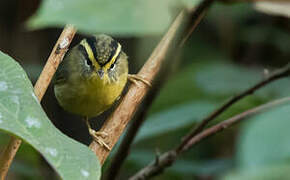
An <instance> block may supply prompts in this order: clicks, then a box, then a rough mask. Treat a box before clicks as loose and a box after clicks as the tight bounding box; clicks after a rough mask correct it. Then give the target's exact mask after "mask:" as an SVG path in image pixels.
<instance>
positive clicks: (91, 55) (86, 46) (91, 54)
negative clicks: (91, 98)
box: [81, 40, 97, 64]
mask: <svg viewBox="0 0 290 180" xmlns="http://www.w3.org/2000/svg"><path fill="white" fill-rule="evenodd" d="M81 45H83V46H84V47H85V49H86V51H87V53H88V56H89V59H90V60H91V61H92V63H93V64H95V62H97V60H96V59H95V57H94V53H93V51H92V49H91V47H90V45H89V44H88V43H87V41H86V40H83V41H81Z"/></svg>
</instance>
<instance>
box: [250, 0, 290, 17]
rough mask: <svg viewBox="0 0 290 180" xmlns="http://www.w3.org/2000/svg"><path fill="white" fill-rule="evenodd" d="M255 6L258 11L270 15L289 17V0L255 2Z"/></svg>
mask: <svg viewBox="0 0 290 180" xmlns="http://www.w3.org/2000/svg"><path fill="white" fill-rule="evenodd" d="M255 8H256V9H257V10H258V11H261V12H264V13H267V14H271V15H279V16H285V17H288V18H290V11H289V9H290V2H289V1H286V0H285V2H282V1H281V2H275V1H272V2H270V1H269V2H257V3H255Z"/></svg>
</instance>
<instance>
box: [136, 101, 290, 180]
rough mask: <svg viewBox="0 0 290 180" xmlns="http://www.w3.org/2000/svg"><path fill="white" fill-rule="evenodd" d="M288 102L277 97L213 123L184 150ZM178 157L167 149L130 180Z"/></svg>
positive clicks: (151, 173) (152, 172)
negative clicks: (156, 161) (156, 160)
mask: <svg viewBox="0 0 290 180" xmlns="http://www.w3.org/2000/svg"><path fill="white" fill-rule="evenodd" d="M287 102H290V97H287V98H283V99H278V100H276V101H272V102H269V103H267V104H263V105H261V106H258V107H256V108H253V109H250V110H247V111H245V112H243V113H241V114H238V115H236V116H234V117H232V118H229V119H228V120H225V121H223V122H220V123H218V124H217V125H214V126H212V127H210V128H208V129H206V130H204V131H202V132H201V133H199V134H197V135H196V136H194V137H193V138H192V139H190V140H189V141H188V142H187V144H185V145H184V149H183V150H184V151H186V150H188V149H189V148H190V147H193V146H194V145H197V144H198V143H199V142H200V141H202V140H204V139H205V138H207V137H209V136H212V135H214V134H216V133H218V132H220V131H222V130H224V129H226V128H229V127H231V126H233V125H234V124H236V123H238V122H241V121H242V120H244V119H245V118H248V117H250V116H252V115H254V114H257V113H259V112H261V111H264V110H266V109H268V108H271V107H275V106H277V105H280V104H284V103H287ZM177 157H178V154H177V153H176V150H171V151H168V152H166V153H164V154H162V155H161V156H160V157H159V158H158V164H156V163H155V161H153V162H151V163H150V164H149V165H148V166H146V167H145V168H143V169H142V170H140V171H139V172H138V173H136V174H135V175H134V176H132V177H131V178H130V180H144V179H148V178H150V177H152V176H154V175H157V174H158V173H160V172H162V170H163V169H164V168H165V167H168V166H170V165H171V164H172V163H174V162H175V161H176V159H177Z"/></svg>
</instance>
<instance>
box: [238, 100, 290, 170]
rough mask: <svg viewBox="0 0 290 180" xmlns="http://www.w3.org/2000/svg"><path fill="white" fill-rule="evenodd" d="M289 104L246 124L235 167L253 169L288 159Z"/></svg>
mask: <svg viewBox="0 0 290 180" xmlns="http://www.w3.org/2000/svg"><path fill="white" fill-rule="evenodd" d="M289 109H290V104H289V103H288V104H285V105H280V106H278V107H277V108H275V109H273V110H271V111H268V112H264V113H262V114H260V115H258V116H256V117H254V118H253V119H252V120H249V122H248V124H247V126H245V127H244V129H243V131H242V132H241V135H240V140H239V143H238V147H237V149H238V153H237V159H238V161H237V163H238V166H239V167H240V168H242V169H253V168H254V167H261V166H266V165H272V164H277V163H281V162H282V163H283V162H285V161H289V159H290V143H289V138H290V131H289V127H290V116H289Z"/></svg>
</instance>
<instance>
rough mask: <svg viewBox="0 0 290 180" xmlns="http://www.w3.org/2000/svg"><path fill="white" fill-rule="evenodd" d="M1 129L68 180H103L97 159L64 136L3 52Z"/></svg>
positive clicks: (81, 146) (1, 69)
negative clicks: (27, 144) (14, 137)
mask: <svg viewBox="0 0 290 180" xmlns="http://www.w3.org/2000/svg"><path fill="white" fill-rule="evenodd" d="M0 130H2V131H5V132H8V133H11V134H13V135H16V136H18V137H20V138H21V139H23V140H24V141H26V142H27V143H29V144H30V145H31V146H33V147H34V148H35V149H36V150H37V151H39V152H40V153H41V154H42V155H43V156H44V158H45V159H46V160H47V161H48V162H49V163H50V164H51V165H52V167H53V168H54V169H55V170H56V171H57V172H58V173H59V175H60V176H61V177H62V178H63V179H64V180H66V179H68V180H74V179H75V180H79V179H94V180H95V179H99V178H100V175H101V172H100V171H101V168H100V164H99V161H98V159H97V157H96V156H95V155H94V154H93V152H92V151H91V150H89V148H88V147H86V146H85V145H82V144H80V143H78V142H76V141H74V140H73V139H71V138H69V137H67V136H65V135H64V134H62V133H61V132H60V131H59V130H58V129H56V128H55V127H54V126H53V124H52V123H51V122H50V120H49V119H48V118H47V116H46V114H45V112H44V111H43V110H42V108H41V106H40V104H39V102H38V100H37V98H36V96H35V95H34V93H33V87H32V85H31V83H30V81H29V79H28V78H27V76H26V74H25V72H24V71H23V69H22V68H21V67H20V66H19V65H18V63H16V62H15V61H14V60H13V59H12V58H11V57H9V56H8V55H6V54H4V53H2V52H0Z"/></svg>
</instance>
